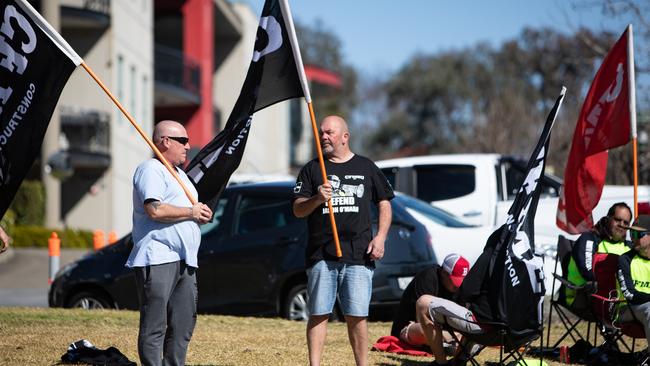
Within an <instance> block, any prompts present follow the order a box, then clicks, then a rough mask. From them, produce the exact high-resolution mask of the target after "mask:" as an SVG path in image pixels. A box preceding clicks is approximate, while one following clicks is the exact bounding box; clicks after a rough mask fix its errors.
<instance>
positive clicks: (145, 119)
mask: <svg viewBox="0 0 650 366" xmlns="http://www.w3.org/2000/svg"><path fill="white" fill-rule="evenodd" d="M148 84H149V79H147V76H146V75H144V76H142V112H141V114H140V119H141V121H140V123H141V124H142V125H143V128H144V130H145V131H146V132H147V134H150V132H151V122H150V121H149V108H150V106H149V98H148V96H149V95H148V93H149V85H148Z"/></svg>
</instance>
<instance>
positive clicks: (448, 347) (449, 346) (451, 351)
mask: <svg viewBox="0 0 650 366" xmlns="http://www.w3.org/2000/svg"><path fill="white" fill-rule="evenodd" d="M442 348H443V349H444V350H445V355H446V356H453V355H455V354H456V351H457V350H458V344H457V343H456V342H449V343H447V342H442Z"/></svg>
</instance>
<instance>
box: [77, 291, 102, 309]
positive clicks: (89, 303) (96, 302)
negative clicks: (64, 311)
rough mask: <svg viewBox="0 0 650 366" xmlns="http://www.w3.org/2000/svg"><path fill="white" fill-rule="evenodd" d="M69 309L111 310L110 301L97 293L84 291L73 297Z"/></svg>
mask: <svg viewBox="0 0 650 366" xmlns="http://www.w3.org/2000/svg"><path fill="white" fill-rule="evenodd" d="M67 307H69V308H81V309H89V310H90V309H110V308H111V305H110V301H108V300H107V299H106V297H105V296H104V295H101V294H99V293H97V292H96V291H82V292H79V293H78V294H76V295H74V296H72V297H71V298H70V301H68V306H67Z"/></svg>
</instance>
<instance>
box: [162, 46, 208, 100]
mask: <svg viewBox="0 0 650 366" xmlns="http://www.w3.org/2000/svg"><path fill="white" fill-rule="evenodd" d="M154 56H155V77H156V82H160V83H164V84H167V85H168V86H172V87H174V88H178V89H181V90H182V91H185V92H187V93H190V94H192V95H193V96H195V97H196V98H198V100H199V101H200V86H201V81H200V71H201V67H200V65H199V64H198V62H196V61H194V60H193V59H191V58H189V57H187V55H184V54H183V52H182V51H180V50H177V49H174V48H171V47H167V46H163V45H160V44H156V45H155V55H154Z"/></svg>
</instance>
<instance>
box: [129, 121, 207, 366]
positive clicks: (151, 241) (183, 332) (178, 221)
mask: <svg viewBox="0 0 650 366" xmlns="http://www.w3.org/2000/svg"><path fill="white" fill-rule="evenodd" d="M153 143H154V144H155V145H156V147H158V149H159V150H160V152H161V153H162V155H163V156H164V157H165V159H166V160H167V161H168V162H169V164H171V165H172V166H173V167H174V169H176V172H177V173H178V175H179V176H180V178H181V180H182V181H183V183H184V184H185V186H186V187H187V188H188V189H189V190H190V192H191V193H192V194H193V195H194V197H197V192H196V189H195V188H194V186H193V185H192V183H191V182H190V180H189V179H188V178H187V176H186V175H185V173H184V172H183V170H182V169H180V168H178V167H179V166H181V165H182V164H183V163H184V162H185V159H186V158H187V150H189V148H190V146H189V140H188V137H187V131H185V128H184V127H183V125H181V124H180V123H178V122H174V121H162V122H159V123H158V124H157V125H156V127H155V130H154V133H153ZM211 217H212V211H211V210H210V208H209V207H208V206H206V205H204V204H203V203H200V202H199V203H197V204H195V205H192V204H191V202H190V200H189V198H188V197H187V196H186V194H185V192H184V191H183V189H182V187H181V185H180V184H179V183H178V182H177V181H176V180H175V179H174V177H173V176H172V174H171V173H170V172H169V171H168V170H167V169H166V168H165V166H164V165H163V163H162V162H160V161H159V160H158V159H149V160H147V161H145V162H143V163H142V164H140V165H139V166H138V168H137V169H136V171H135V174H134V175H133V243H134V244H133V250H132V251H131V255H129V259H128V260H127V262H126V265H127V266H128V267H132V268H133V269H134V271H135V280H136V285H137V288H138V299H139V301H140V332H139V335H138V354H139V356H140V362H141V363H142V365H145V366H148V365H162V364H163V360H164V364H165V365H166V366H169V365H184V364H185V355H186V353H187V346H188V344H189V342H190V338H192V332H193V331H194V324H195V323H196V301H197V288H196V269H197V267H198V264H197V252H198V250H199V245H200V244H201V232H200V230H199V224H205V223H206V222H208V221H209V220H210V218H211Z"/></svg>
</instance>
